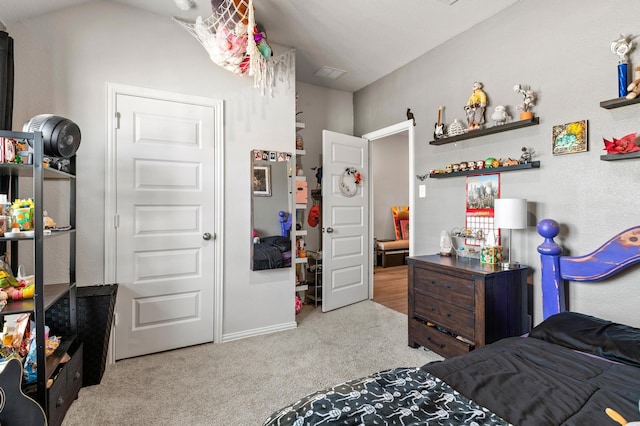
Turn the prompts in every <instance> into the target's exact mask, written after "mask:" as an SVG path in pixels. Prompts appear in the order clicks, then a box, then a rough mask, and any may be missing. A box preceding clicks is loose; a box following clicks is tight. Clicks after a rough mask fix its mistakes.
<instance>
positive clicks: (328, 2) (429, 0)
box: [0, 0, 518, 92]
mask: <svg viewBox="0 0 640 426" xmlns="http://www.w3.org/2000/svg"><path fill="white" fill-rule="evenodd" d="M97 1H113V2H117V3H121V4H126V5H129V6H131V7H136V8H140V9H144V10H147V11H149V12H152V13H156V14H159V15H163V16H166V17H167V19H169V18H170V17H171V16H176V17H180V18H183V19H188V20H195V18H196V17H197V16H199V15H200V16H202V17H207V16H209V15H210V14H211V1H210V0H192V3H193V4H194V6H195V7H194V8H193V9H191V10H189V11H182V10H180V9H179V8H178V7H177V6H176V5H175V3H174V2H173V0H0V21H1V22H2V23H4V24H5V25H10V24H11V23H12V22H16V21H19V20H22V19H28V18H30V17H35V16H38V15H43V14H46V13H49V12H53V11H57V10H62V9H65V8H68V7H72V6H75V5H79V4H83V3H91V2H97ZM517 1H518V0H487V1H479V0H254V7H255V16H256V21H257V22H258V23H259V24H261V25H262V26H263V27H264V28H265V30H266V33H267V38H268V40H269V42H271V43H275V44H278V45H281V46H287V47H292V48H295V49H296V79H297V80H299V81H302V82H306V83H310V84H314V85H317V86H323V87H328V88H332V89H337V90H344V91H347V92H355V91H357V90H359V89H361V88H363V87H365V86H367V85H369V84H371V83H373V82H374V81H376V80H378V79H380V78H381V77H383V76H385V75H387V74H389V73H390V72H392V71H394V70H396V69H398V68H400V67H401V66H402V65H404V64H406V63H408V62H410V61H412V60H413V59H416V58H417V57H419V56H421V55H423V54H424V53H426V52H428V51H429V50H431V49H433V48H435V47H436V46H438V45H440V44H442V43H444V42H446V41H447V40H449V39H451V38H453V37H455V36H456V35H457V34H460V33H462V32H464V31H466V30H468V29H470V28H471V27H473V26H474V25H476V24H478V23H479V22H482V21H483V20H485V19H487V18H489V17H491V16H493V15H495V14H497V13H499V12H500V11H502V10H503V9H505V8H507V7H509V6H511V5H513V4H514V3H516V2H517ZM176 25H177V24H176ZM193 42H194V43H197V41H195V40H194V41H193ZM203 54H206V53H205V52H204V51H203ZM214 66H215V65H214ZM323 66H327V67H330V68H335V69H339V70H343V71H346V73H345V74H344V75H342V76H341V77H339V78H338V79H336V80H332V79H327V78H323V77H318V76H316V75H314V73H315V72H316V71H317V70H318V69H320V68H321V67H323Z"/></svg>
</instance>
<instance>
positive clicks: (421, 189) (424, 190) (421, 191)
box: [419, 185, 427, 198]
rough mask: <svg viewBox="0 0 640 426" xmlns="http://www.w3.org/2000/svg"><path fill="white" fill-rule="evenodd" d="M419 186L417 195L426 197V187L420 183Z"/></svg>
mask: <svg viewBox="0 0 640 426" xmlns="http://www.w3.org/2000/svg"><path fill="white" fill-rule="evenodd" d="M419 188H420V195H419V196H420V198H424V197H426V196H427V187H426V185H420V186H419Z"/></svg>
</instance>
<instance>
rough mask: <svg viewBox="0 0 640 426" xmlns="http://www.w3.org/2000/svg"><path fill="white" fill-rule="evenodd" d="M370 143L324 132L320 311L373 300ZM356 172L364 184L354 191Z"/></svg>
mask: <svg viewBox="0 0 640 426" xmlns="http://www.w3.org/2000/svg"><path fill="white" fill-rule="evenodd" d="M368 144H369V141H368V140H367V139H362V138H358V137H355V136H348V135H343V134H340V133H335V132H330V131H328V130H324V131H323V132H322V158H323V164H322V251H323V253H322V311H323V312H327V311H330V310H333V309H337V308H340V307H342V306H346V305H350V304H352V303H356V302H360V301H362V300H366V299H368V298H369V257H370V256H369V253H370V250H371V248H370V244H369V226H368V220H369V190H368V181H369V176H367V173H368V167H369V151H368ZM348 168H352V170H355V171H356V172H358V173H360V175H361V178H362V181H361V182H360V184H359V185H356V187H355V188H356V190H355V192H350V191H349V190H348V189H349V188H347V191H343V190H341V185H342V184H343V183H344V184H346V185H347V186H348V187H350V188H353V176H351V175H349V174H348V173H346V170H347V169H348Z"/></svg>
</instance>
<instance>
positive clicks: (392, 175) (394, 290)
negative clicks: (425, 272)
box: [369, 131, 409, 314]
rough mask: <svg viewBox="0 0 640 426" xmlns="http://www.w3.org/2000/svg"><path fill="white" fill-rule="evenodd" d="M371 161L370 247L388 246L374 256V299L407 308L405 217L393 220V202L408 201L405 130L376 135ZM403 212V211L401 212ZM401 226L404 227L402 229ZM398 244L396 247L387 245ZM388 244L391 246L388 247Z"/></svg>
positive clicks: (403, 310) (403, 204) (404, 310)
mask: <svg viewBox="0 0 640 426" xmlns="http://www.w3.org/2000/svg"><path fill="white" fill-rule="evenodd" d="M369 161H370V164H371V182H372V185H373V189H372V192H373V194H374V197H373V201H372V203H371V209H373V223H372V226H371V232H372V235H373V236H374V243H373V245H372V248H373V250H375V249H376V244H381V247H382V245H384V247H385V248H386V249H387V250H388V252H387V253H385V254H384V255H383V254H382V253H377V254H376V256H375V257H374V260H375V268H374V271H373V301H374V302H376V303H379V304H381V305H384V306H387V307H388V308H391V309H393V310H396V311H399V312H402V313H405V314H406V312H407V307H408V301H407V267H406V248H408V241H399V240H405V239H406V235H404V231H406V229H407V228H406V227H403V226H399V225H404V224H405V222H406V220H402V221H396V220H395V219H394V214H393V212H392V208H391V207H392V206H398V208H400V209H401V210H404V209H403V208H402V207H403V206H408V205H409V176H408V174H407V173H404V171H406V169H407V167H408V164H409V143H408V138H407V132H406V131H403V132H400V133H397V134H394V135H390V136H387V137H385V138H382V139H378V140H376V141H374V142H372V143H371V146H370V147H369ZM402 213H405V214H406V212H404V211H403V212H402ZM403 228H404V229H403ZM391 244H398V246H397V247H393V246H389V245H391ZM390 248H391V249H390Z"/></svg>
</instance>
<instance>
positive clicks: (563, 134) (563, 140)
mask: <svg viewBox="0 0 640 426" xmlns="http://www.w3.org/2000/svg"><path fill="white" fill-rule="evenodd" d="M552 143H553V155H561V154H574V153H576V152H585V151H587V120H582V121H574V122H572V123H567V124H561V125H558V126H553V141H552Z"/></svg>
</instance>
